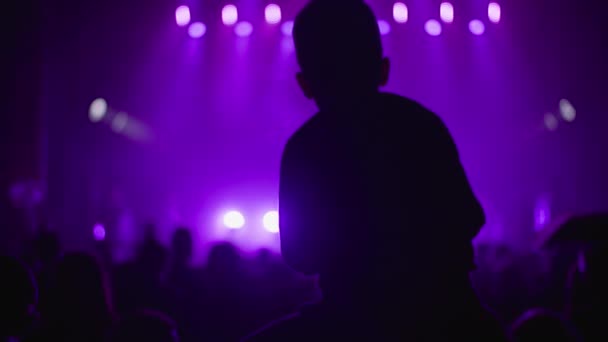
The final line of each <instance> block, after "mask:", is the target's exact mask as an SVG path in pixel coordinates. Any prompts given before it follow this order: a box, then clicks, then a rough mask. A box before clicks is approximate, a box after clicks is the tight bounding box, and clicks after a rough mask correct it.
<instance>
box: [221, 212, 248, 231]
mask: <svg viewBox="0 0 608 342" xmlns="http://www.w3.org/2000/svg"><path fill="white" fill-rule="evenodd" d="M223 223H224V226H226V228H228V229H241V228H243V227H244V226H245V216H243V214H241V213H240V212H239V211H236V210H232V211H229V212H227V213H226V214H224V217H223Z"/></svg>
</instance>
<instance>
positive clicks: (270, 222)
mask: <svg viewBox="0 0 608 342" xmlns="http://www.w3.org/2000/svg"><path fill="white" fill-rule="evenodd" d="M262 223H263V224H264V229H266V231H268V232H270V233H278V232H279V212H278V211H276V210H271V211H269V212H267V213H266V214H264V217H263V218H262Z"/></svg>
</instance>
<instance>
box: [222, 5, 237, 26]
mask: <svg viewBox="0 0 608 342" xmlns="http://www.w3.org/2000/svg"><path fill="white" fill-rule="evenodd" d="M238 20H239V11H238V10H237V8H236V6H234V5H226V6H224V8H222V22H223V23H224V25H228V26H231V25H234V24H236V22H237V21H238Z"/></svg>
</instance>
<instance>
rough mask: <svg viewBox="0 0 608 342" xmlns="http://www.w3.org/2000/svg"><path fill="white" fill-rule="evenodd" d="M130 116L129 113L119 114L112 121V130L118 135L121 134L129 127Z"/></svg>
mask: <svg viewBox="0 0 608 342" xmlns="http://www.w3.org/2000/svg"><path fill="white" fill-rule="evenodd" d="M128 122H129V116H128V115H127V113H124V112H119V113H117V114H116V116H115V117H114V119H112V130H113V131H114V132H116V133H121V132H122V131H124V129H125V128H126V127H127V124H128Z"/></svg>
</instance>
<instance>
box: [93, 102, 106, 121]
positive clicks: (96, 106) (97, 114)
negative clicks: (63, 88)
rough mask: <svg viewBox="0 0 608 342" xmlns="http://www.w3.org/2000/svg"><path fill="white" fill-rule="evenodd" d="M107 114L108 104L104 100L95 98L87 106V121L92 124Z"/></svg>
mask: <svg viewBox="0 0 608 342" xmlns="http://www.w3.org/2000/svg"><path fill="white" fill-rule="evenodd" d="M107 112H108V103H107V102H106V100H104V99H102V98H101V97H100V98H97V99H95V100H93V102H91V105H90V106H89V119H90V120H91V121H93V122H98V121H100V120H101V119H103V117H104V116H106V113H107Z"/></svg>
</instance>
